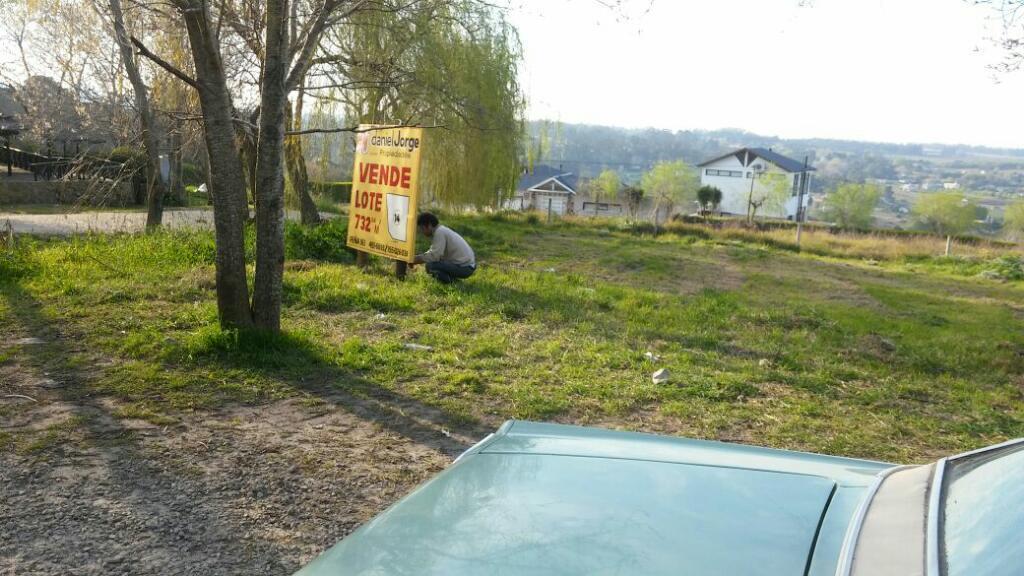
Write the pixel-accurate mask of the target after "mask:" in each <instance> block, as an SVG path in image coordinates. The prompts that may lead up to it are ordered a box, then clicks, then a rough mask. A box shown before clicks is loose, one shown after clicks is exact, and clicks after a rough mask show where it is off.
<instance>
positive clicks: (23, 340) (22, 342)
mask: <svg viewBox="0 0 1024 576" xmlns="http://www.w3.org/2000/svg"><path fill="white" fill-rule="evenodd" d="M12 344H14V345H15V346H27V345H29V344H46V341H44V340H42V339H40V338H35V337H32V338H20V339H18V340H15V341H14V342H12Z"/></svg>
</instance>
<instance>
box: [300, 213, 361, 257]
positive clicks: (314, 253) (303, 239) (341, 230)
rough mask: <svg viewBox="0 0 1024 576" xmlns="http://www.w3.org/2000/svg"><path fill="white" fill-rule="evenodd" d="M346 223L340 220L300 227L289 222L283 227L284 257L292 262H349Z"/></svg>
mask: <svg viewBox="0 0 1024 576" xmlns="http://www.w3.org/2000/svg"><path fill="white" fill-rule="evenodd" d="M347 238H348V222H347V221H346V220H342V219H340V218H335V219H333V220H328V221H326V222H324V223H322V224H320V225H319V226H301V225H299V224H296V223H294V222H289V223H288V224H287V226H286V227H285V256H286V257H287V258H288V259H292V260H322V261H325V262H351V261H352V260H353V257H352V254H351V253H350V251H349V249H348V247H347V244H346V240H347Z"/></svg>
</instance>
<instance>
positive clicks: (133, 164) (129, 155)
mask: <svg viewBox="0 0 1024 576" xmlns="http://www.w3.org/2000/svg"><path fill="white" fill-rule="evenodd" d="M107 160H110V161H112V162H122V163H124V164H125V165H126V166H127V167H128V168H129V169H130V170H131V171H132V172H136V171H139V170H142V169H144V168H145V166H146V154H145V153H144V152H143V151H142V150H139V149H137V148H132V147H130V146H118V147H117V148H114V149H113V150H111V151H110V153H109V154H107Z"/></svg>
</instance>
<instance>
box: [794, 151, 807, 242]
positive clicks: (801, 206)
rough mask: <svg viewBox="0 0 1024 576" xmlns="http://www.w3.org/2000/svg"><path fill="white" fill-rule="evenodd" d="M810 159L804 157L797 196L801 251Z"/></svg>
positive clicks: (797, 229)
mask: <svg viewBox="0 0 1024 576" xmlns="http://www.w3.org/2000/svg"><path fill="white" fill-rule="evenodd" d="M809 160H810V157H809V156H807V155H805V156H804V171H803V172H801V173H800V186H799V187H798V188H797V196H796V247H797V249H798V250H799V249H800V235H801V234H802V233H803V228H804V192H805V191H806V190H807V163H808V161H809Z"/></svg>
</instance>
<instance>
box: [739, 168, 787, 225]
mask: <svg viewBox="0 0 1024 576" xmlns="http://www.w3.org/2000/svg"><path fill="white" fill-rule="evenodd" d="M751 186H752V187H751V190H750V193H749V206H748V209H749V217H750V220H753V219H754V218H755V217H756V216H757V211H758V209H763V210H764V212H768V211H772V212H774V213H775V214H779V213H781V212H782V210H783V208H784V207H785V205H786V200H787V199H788V198H789V196H790V179H789V176H787V175H786V173H784V172H781V171H779V170H778V169H777V168H775V167H774V166H773V167H772V168H770V169H768V170H767V171H765V172H761V173H760V174H759V175H757V176H756V177H755V178H754V180H753V182H752V184H751Z"/></svg>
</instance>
